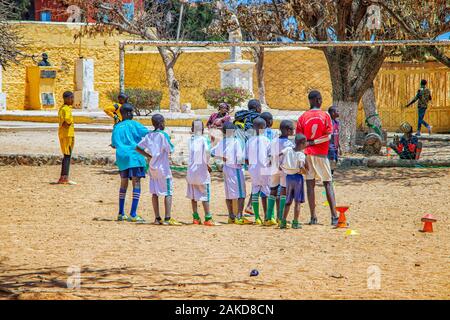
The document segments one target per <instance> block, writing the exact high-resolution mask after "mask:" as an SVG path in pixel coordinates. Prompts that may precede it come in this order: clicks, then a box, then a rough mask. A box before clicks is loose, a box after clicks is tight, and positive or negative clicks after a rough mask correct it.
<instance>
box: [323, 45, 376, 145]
mask: <svg viewBox="0 0 450 320" xmlns="http://www.w3.org/2000/svg"><path fill="white" fill-rule="evenodd" d="M324 54H325V57H326V59H327V63H328V67H329V70H330V78H331V84H332V87H333V103H334V105H336V106H337V107H338V110H339V114H340V115H339V117H340V120H341V121H340V123H341V132H340V135H339V143H340V145H341V148H342V151H344V152H351V151H354V150H355V147H356V117H357V112H358V103H359V101H360V100H361V97H362V95H363V94H364V93H365V91H366V90H367V89H368V88H369V87H370V85H371V84H373V80H374V79H375V76H376V75H377V73H378V71H379V70H380V68H381V65H382V64H383V61H384V58H385V54H384V51H383V49H382V48H379V47H378V48H373V49H372V48H366V47H357V48H350V47H327V48H325V49H324Z"/></svg>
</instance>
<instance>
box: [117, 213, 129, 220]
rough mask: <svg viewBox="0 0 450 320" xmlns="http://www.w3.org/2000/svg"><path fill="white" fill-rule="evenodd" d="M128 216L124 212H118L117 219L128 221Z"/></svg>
mask: <svg viewBox="0 0 450 320" xmlns="http://www.w3.org/2000/svg"><path fill="white" fill-rule="evenodd" d="M128 219H129V217H128V216H127V215H126V214H118V215H117V221H128Z"/></svg>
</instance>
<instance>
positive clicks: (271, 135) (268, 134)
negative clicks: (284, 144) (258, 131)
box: [264, 128, 275, 141]
mask: <svg viewBox="0 0 450 320" xmlns="http://www.w3.org/2000/svg"><path fill="white" fill-rule="evenodd" d="M264 136H266V137H267V138H268V139H269V140H270V141H272V140H273V138H275V133H274V132H273V130H272V128H266V129H265V130H264Z"/></svg>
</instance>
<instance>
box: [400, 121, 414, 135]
mask: <svg viewBox="0 0 450 320" xmlns="http://www.w3.org/2000/svg"><path fill="white" fill-rule="evenodd" d="M412 130H413V128H412V126H411V125H410V124H409V123H408V122H403V123H402V124H401V125H400V131H401V132H402V133H404V134H412Z"/></svg>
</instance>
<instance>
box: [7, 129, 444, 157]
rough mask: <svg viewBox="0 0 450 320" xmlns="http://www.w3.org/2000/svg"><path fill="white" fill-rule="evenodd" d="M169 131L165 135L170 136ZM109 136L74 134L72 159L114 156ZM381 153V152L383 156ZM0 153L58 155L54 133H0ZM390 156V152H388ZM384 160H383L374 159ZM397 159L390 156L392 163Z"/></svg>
mask: <svg viewBox="0 0 450 320" xmlns="http://www.w3.org/2000/svg"><path fill="white" fill-rule="evenodd" d="M173 129H174V130H178V131H177V132H176V133H174V134H172V142H173V144H174V145H175V154H174V157H175V158H177V157H179V155H180V153H182V154H183V155H182V157H183V158H186V156H187V154H188V152H187V141H188V140H189V135H188V134H184V133H180V132H179V131H180V129H179V128H173ZM170 130H171V129H170V128H168V131H169V132H170ZM110 143H111V133H109V132H76V137H75V149H74V154H75V155H83V156H114V150H113V149H111V148H110V147H109V145H110ZM422 143H423V152H422V157H421V159H439V160H449V159H450V143H449V142H448V141H422ZM384 151H385V149H384V148H383V152H384ZM0 153H5V154H17V153H26V154H42V153H44V154H60V149H59V141H58V136H57V131H56V129H55V130H53V131H52V130H48V131H36V132H32V131H16V132H13V131H11V132H0ZM392 153H394V152H392ZM349 156H351V157H363V156H364V155H363V154H351V155H349ZM378 157H379V158H382V159H386V157H385V156H378ZM395 158H398V157H397V156H396V155H393V159H395Z"/></svg>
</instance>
